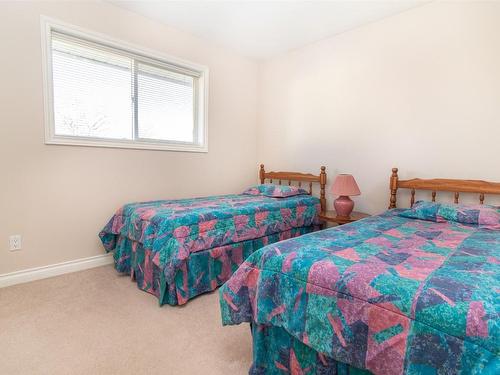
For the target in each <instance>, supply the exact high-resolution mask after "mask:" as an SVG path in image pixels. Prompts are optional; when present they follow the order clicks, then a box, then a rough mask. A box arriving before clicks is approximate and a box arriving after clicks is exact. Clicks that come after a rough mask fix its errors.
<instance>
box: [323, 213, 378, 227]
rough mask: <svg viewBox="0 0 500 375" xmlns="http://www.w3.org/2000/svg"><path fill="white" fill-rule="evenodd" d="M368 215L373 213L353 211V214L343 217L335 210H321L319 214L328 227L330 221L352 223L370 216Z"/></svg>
mask: <svg viewBox="0 0 500 375" xmlns="http://www.w3.org/2000/svg"><path fill="white" fill-rule="evenodd" d="M368 216H371V215H369V214H366V213H364V212H356V211H353V212H351V216H349V217H342V216H337V213H336V212H335V211H333V210H332V211H326V212H321V213H320V214H319V218H320V220H322V221H323V222H324V227H326V226H327V224H328V223H335V224H338V225H342V224H347V223H352V222H354V221H358V220H361V219H364V218H365V217H368Z"/></svg>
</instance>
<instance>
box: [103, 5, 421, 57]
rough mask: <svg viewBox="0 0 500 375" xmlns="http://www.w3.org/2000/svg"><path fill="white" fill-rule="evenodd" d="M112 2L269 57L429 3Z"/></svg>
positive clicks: (253, 54)
mask: <svg viewBox="0 0 500 375" xmlns="http://www.w3.org/2000/svg"><path fill="white" fill-rule="evenodd" d="M110 2H111V3H113V4H115V5H117V6H120V7H122V8H126V9H129V10H131V11H133V12H136V13H139V14H142V15H143V16H146V17H149V18H152V19H155V20H158V21H160V22H163V23H165V24H167V25H169V26H172V27H175V28H177V29H179V30H183V31H185V32H188V33H191V34H193V35H196V36H198V37H201V38H204V39H206V40H209V41H212V42H215V43H217V44H220V45H222V46H225V47H229V48H231V49H233V50H235V51H237V52H239V53H240V54H242V55H244V56H247V57H250V58H255V59H266V58H270V57H273V56H275V55H278V54H280V53H283V52H286V51H289V50H291V49H294V48H298V47H302V46H304V45H306V44H309V43H313V42H315V41H318V40H320V39H324V38H326V37H329V36H332V35H335V34H338V33H341V32H343V31H346V30H350V29H353V28H355V27H358V26H361V25H363V24H366V23H369V22H373V21H377V20H380V19H382V18H385V17H388V16H391V15H394V14H397V13H400V12H402V11H405V10H407V9H410V8H413V7H416V6H418V5H421V4H424V3H426V2H428V1H426V0H395V1H373V0H372V1H356V0H349V1H119V0H110Z"/></svg>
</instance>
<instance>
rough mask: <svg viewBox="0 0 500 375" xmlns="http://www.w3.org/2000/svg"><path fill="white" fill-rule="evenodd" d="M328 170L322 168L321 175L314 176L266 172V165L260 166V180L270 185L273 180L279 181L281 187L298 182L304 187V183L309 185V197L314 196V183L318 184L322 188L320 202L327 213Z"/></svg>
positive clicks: (309, 174)
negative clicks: (283, 182) (326, 187)
mask: <svg viewBox="0 0 500 375" xmlns="http://www.w3.org/2000/svg"><path fill="white" fill-rule="evenodd" d="M325 170H326V168H325V167H321V169H320V173H319V175H314V174H311V173H298V172H266V170H265V169H264V164H261V165H260V171H259V178H260V183H261V184H263V183H264V182H265V180H266V179H268V180H269V182H270V183H272V182H273V180H275V181H278V184H279V185H281V183H282V181H288V185H291V184H292V181H293V182H298V184H299V187H302V182H308V183H309V195H312V186H313V183H315V182H317V183H319V186H320V193H319V194H320V197H319V200H320V202H321V211H326V198H325V186H326V172H325Z"/></svg>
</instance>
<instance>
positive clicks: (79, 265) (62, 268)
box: [0, 254, 113, 288]
mask: <svg viewBox="0 0 500 375" xmlns="http://www.w3.org/2000/svg"><path fill="white" fill-rule="evenodd" d="M112 263H113V254H102V255H95V256H93V257H88V258H82V259H75V260H70V261H68V262H63V263H57V264H50V265H48V266H43V267H36V268H29V269H26V270H21V271H16V272H11V273H4V274H0V288H4V287H6V286H10V285H15V284H22V283H27V282H29V281H35V280H40V279H46V278H47V277H53V276H58V275H63V274H65V273H70V272H76V271H82V270H86V269H88V268H94V267H100V266H105V265H107V264H112Z"/></svg>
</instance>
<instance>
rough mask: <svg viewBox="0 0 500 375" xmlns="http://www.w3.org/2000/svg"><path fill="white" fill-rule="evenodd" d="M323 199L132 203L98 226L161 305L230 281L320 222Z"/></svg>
mask: <svg viewBox="0 0 500 375" xmlns="http://www.w3.org/2000/svg"><path fill="white" fill-rule="evenodd" d="M319 210H320V203H319V199H317V198H315V197H311V196H308V195H297V196H292V197H287V198H272V197H266V196H261V195H225V196H212V197H205V198H194V199H181V200H162V201H154V202H144V203H133V204H126V205H124V206H123V207H121V208H120V209H119V210H118V211H117V212H116V213H115V215H114V216H113V217H112V218H111V219H110V220H109V222H108V224H107V225H106V226H105V227H104V229H103V230H102V231H101V232H100V234H99V237H100V238H101V241H102V243H103V245H104V247H105V249H106V250H107V251H114V259H115V268H116V269H117V270H118V271H119V272H123V273H129V274H130V275H131V276H132V277H133V278H134V279H135V280H136V282H137V284H138V286H139V288H141V289H142V290H145V291H147V292H150V293H152V294H154V295H156V296H157V297H158V299H159V301H160V304H164V303H168V304H171V305H176V304H184V303H186V302H187V301H188V300H189V299H190V298H193V297H195V296H197V295H199V294H201V293H204V292H207V291H212V290H214V289H215V288H217V287H218V286H219V285H221V284H222V283H224V282H225V281H226V280H227V279H228V278H229V277H230V276H231V274H232V273H233V272H234V271H235V270H236V269H237V267H238V266H239V265H240V264H241V263H242V262H243V260H244V259H245V258H246V257H247V256H249V255H250V254H251V253H252V252H254V251H255V250H257V249H259V248H260V247H262V246H265V245H267V244H270V243H272V242H276V241H279V240H283V239H287V238H291V237H294V236H298V235H302V234H304V233H309V232H311V231H312V230H314V229H317V226H318V224H319V222H318V213H319Z"/></svg>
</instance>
